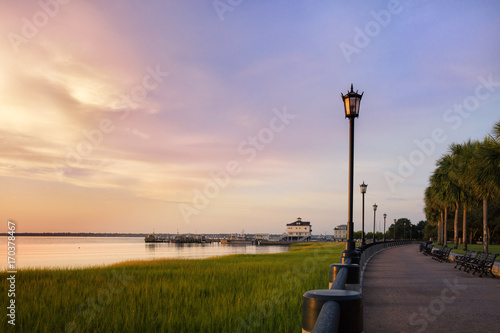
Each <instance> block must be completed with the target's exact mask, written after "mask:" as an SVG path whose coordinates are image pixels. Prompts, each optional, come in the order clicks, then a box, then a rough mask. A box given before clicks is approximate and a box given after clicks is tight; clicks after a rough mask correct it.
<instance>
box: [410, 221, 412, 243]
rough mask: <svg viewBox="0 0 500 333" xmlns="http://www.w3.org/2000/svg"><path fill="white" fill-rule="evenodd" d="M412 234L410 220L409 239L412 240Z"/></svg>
mask: <svg viewBox="0 0 500 333" xmlns="http://www.w3.org/2000/svg"><path fill="white" fill-rule="evenodd" d="M412 236H413V233H412V230H411V222H410V240H412Z"/></svg>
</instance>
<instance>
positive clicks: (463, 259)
mask: <svg viewBox="0 0 500 333" xmlns="http://www.w3.org/2000/svg"><path fill="white" fill-rule="evenodd" d="M477 254H478V253H477V252H475V251H470V250H467V252H465V255H463V256H456V257H455V262H456V265H455V267H454V268H457V267H458V270H462V267H464V266H465V265H466V264H467V263H469V262H471V261H473V260H474V259H476V257H477Z"/></svg>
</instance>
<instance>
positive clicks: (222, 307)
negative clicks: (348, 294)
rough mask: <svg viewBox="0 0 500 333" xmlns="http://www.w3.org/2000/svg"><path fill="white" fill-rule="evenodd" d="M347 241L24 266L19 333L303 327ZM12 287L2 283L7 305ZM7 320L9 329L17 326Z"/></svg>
mask: <svg viewBox="0 0 500 333" xmlns="http://www.w3.org/2000/svg"><path fill="white" fill-rule="evenodd" d="M343 246H344V244H343V243H307V244H296V245H293V246H291V247H290V251H289V252H285V253H279V254H259V255H231V256H226V257H218V258H211V259H203V260H168V259H165V260H154V261H135V262H126V263H121V264H116V265H111V266H107V267H100V268H86V269H72V270H69V269H67V270H64V269H63V270H61V269H43V270H38V269H37V270H20V271H18V273H17V275H16V331H17V332H51V333H52V332H297V331H300V327H301V316H302V309H301V306H302V295H303V294H304V292H306V291H307V290H312V289H327V288H328V271H329V265H330V264H331V263H335V262H338V261H339V257H340V254H341V252H342V250H343ZM5 275H6V273H5V272H3V273H2V276H3V278H2V279H3V280H4V281H5V278H6V276H5ZM6 287H7V284H6V283H2V284H1V287H0V294H1V295H4V296H3V297H2V299H3V301H2V304H3V305H4V306H3V309H5V308H6V306H7V301H8V298H7V289H8V288H6ZM2 318H3V319H2V320H1V321H2V327H7V326H11V325H8V324H7V323H6V319H7V318H6V316H5V314H4V315H2ZM8 328H9V331H14V330H12V327H8Z"/></svg>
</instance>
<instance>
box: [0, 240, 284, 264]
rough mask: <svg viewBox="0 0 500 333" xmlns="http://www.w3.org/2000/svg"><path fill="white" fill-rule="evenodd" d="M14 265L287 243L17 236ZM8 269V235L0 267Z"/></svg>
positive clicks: (189, 254)
mask: <svg viewBox="0 0 500 333" xmlns="http://www.w3.org/2000/svg"><path fill="white" fill-rule="evenodd" d="M15 244H16V255H15V260H16V268H17V269H20V268H78V267H91V266H102V265H109V264H114V263H118V262H122V261H128V260H151V259H160V258H182V259H201V258H209V257H216V256H224V255H229V254H257V253H279V252H285V251H288V246H255V245H227V244H220V243H209V244H169V243H145V242H144V238H143V237H27V236H22V237H16V241H15ZM7 269H8V252H7V237H1V239H0V270H7Z"/></svg>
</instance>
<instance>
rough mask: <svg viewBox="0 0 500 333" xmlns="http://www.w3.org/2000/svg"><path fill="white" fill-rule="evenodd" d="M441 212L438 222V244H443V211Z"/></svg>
mask: <svg viewBox="0 0 500 333" xmlns="http://www.w3.org/2000/svg"><path fill="white" fill-rule="evenodd" d="M440 213H441V220H440V221H439V222H438V244H439V245H443V211H442V210H441V211H440Z"/></svg>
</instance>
